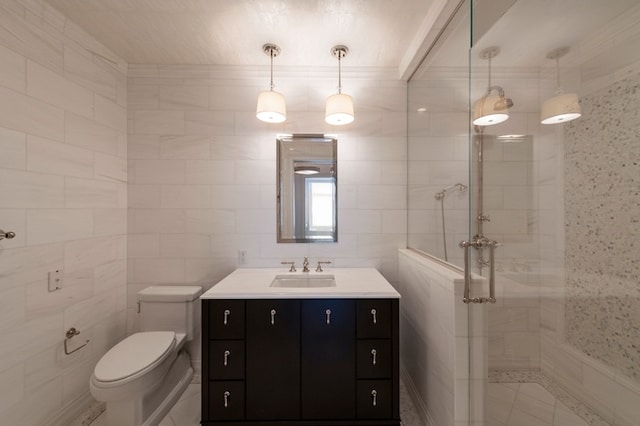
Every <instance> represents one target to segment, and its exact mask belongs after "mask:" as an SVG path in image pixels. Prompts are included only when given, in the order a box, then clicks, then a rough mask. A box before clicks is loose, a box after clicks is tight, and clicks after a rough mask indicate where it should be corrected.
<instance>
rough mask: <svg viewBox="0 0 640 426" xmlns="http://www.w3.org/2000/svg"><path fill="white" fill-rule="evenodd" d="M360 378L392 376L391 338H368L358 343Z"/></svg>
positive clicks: (385, 377)
mask: <svg viewBox="0 0 640 426" xmlns="http://www.w3.org/2000/svg"><path fill="white" fill-rule="evenodd" d="M357 360H358V362H357V372H358V379H387V378H390V377H391V366H392V361H393V360H392V357H391V340H389V339H367V340H358V343H357Z"/></svg>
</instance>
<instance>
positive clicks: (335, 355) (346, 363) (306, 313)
mask: <svg viewBox="0 0 640 426" xmlns="http://www.w3.org/2000/svg"><path fill="white" fill-rule="evenodd" d="M301 316H302V324H301V327H302V346H301V350H302V354H301V355H302V371H301V381H302V389H301V392H302V413H301V414H302V418H303V419H353V418H354V417H355V385H356V383H355V358H356V357H355V302H354V301H353V300H346V299H340V300H333V299H326V300H323V299H318V300H303V301H302V313H301Z"/></svg>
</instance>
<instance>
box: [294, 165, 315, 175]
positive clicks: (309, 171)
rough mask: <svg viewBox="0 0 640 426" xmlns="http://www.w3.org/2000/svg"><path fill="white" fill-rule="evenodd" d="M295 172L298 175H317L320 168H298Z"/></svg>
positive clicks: (295, 168)
mask: <svg viewBox="0 0 640 426" xmlns="http://www.w3.org/2000/svg"><path fill="white" fill-rule="evenodd" d="M293 172H294V173H296V174H298V175H317V174H318V173H320V167H315V166H296V167H294V168H293Z"/></svg>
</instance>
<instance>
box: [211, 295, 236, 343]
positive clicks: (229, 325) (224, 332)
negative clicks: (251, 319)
mask: <svg viewBox="0 0 640 426" xmlns="http://www.w3.org/2000/svg"><path fill="white" fill-rule="evenodd" d="M210 303H211V305H210V306H211V310H210V313H209V338H210V339H243V338H244V309H245V307H244V300H212V301H211V302H210Z"/></svg>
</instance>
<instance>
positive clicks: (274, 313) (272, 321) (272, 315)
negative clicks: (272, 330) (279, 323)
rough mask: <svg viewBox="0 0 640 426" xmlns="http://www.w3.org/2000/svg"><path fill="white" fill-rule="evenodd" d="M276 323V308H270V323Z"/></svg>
mask: <svg viewBox="0 0 640 426" xmlns="http://www.w3.org/2000/svg"><path fill="white" fill-rule="evenodd" d="M275 323H276V310H275V309H272V310H271V325H273V324H275Z"/></svg>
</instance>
